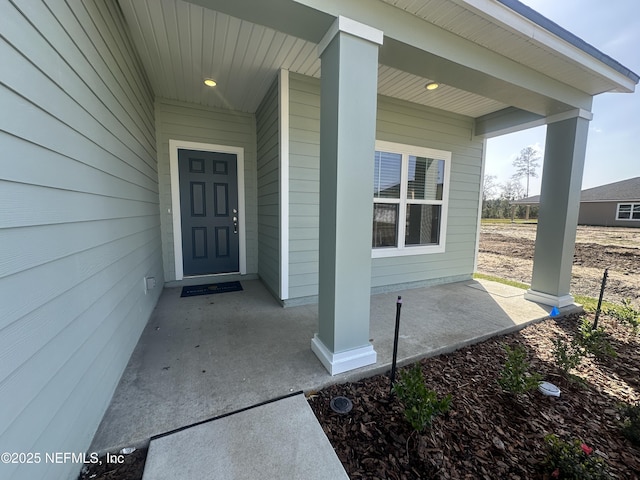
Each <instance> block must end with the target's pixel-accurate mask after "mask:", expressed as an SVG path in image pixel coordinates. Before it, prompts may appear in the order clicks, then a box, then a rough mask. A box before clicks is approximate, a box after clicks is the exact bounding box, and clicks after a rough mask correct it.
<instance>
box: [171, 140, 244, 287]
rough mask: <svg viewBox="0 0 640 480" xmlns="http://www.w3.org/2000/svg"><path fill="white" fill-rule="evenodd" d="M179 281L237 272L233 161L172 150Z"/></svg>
mask: <svg viewBox="0 0 640 480" xmlns="http://www.w3.org/2000/svg"><path fill="white" fill-rule="evenodd" d="M178 172H179V176H180V181H179V183H180V215H181V218H182V232H181V235H182V263H183V271H184V274H185V275H206V274H215V273H228V272H237V271H239V269H240V268H239V240H238V227H237V225H238V216H239V214H240V212H238V172H237V157H236V155H235V154H230V153H217V152H206V151H199V150H183V149H179V150H178Z"/></svg>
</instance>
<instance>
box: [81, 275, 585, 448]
mask: <svg viewBox="0 0 640 480" xmlns="http://www.w3.org/2000/svg"><path fill="white" fill-rule="evenodd" d="M242 286H243V288H244V290H243V291H241V292H232V293H223V294H216V295H205V296H198V297H187V298H180V292H181V289H180V288H166V289H165V290H164V292H163V293H162V295H161V297H160V300H159V302H158V305H157V306H156V309H155V311H154V313H153V315H152V316H151V318H150V319H149V323H148V324H147V326H146V328H145V330H144V332H143V334H142V336H141V338H140V340H139V342H138V345H137V346H136V348H135V350H134V352H133V355H132V356H131V359H130V361H129V364H128V366H127V367H126V370H125V372H124V374H123V376H122V378H121V381H120V384H119V385H118V387H117V389H116V391H115V393H114V396H113V398H112V400H111V404H110V406H109V408H108V410H107V412H106V414H105V416H104V418H103V420H102V423H101V424H100V426H99V428H98V431H97V432H96V435H95V437H94V439H93V443H92V445H91V448H90V451H95V452H105V451H111V450H113V449H116V448H121V447H124V446H131V445H141V444H145V443H146V442H147V441H148V440H149V438H150V437H152V436H154V435H158V434H161V433H165V432H168V431H171V430H174V429H177V428H181V427H184V426H187V425H191V424H194V423H196V422H200V421H203V420H206V419H210V418H212V417H215V416H219V415H222V414H226V413H229V412H233V411H236V410H239V409H242V408H245V407H249V406H252V405H255V404H257V403H260V402H264V401H267V400H270V399H273V398H276V397H280V396H283V395H286V394H289V393H290V392H294V391H299V390H303V391H309V390H314V389H319V388H322V387H323V386H326V385H328V384H331V383H339V382H344V381H348V380H355V379H359V378H363V377H365V376H371V375H374V374H377V373H382V372H385V371H387V370H389V368H390V365H391V357H392V352H393V334H394V325H395V311H396V298H397V296H398V295H402V299H403V307H402V317H401V325H400V341H399V348H398V359H399V360H398V362H399V364H400V365H402V364H406V363H409V362H410V361H412V360H415V359H417V358H421V357H424V356H431V355H436V354H438V353H443V352H446V351H451V350H455V349H457V348H460V347H462V346H464V345H466V344H469V343H474V342H477V341H480V340H482V339H485V338H488V337H491V336H494V335H496V334H500V333H507V332H509V331H513V330H517V329H519V328H522V327H523V326H525V325H526V324H528V323H530V322H532V321H535V320H539V319H541V318H544V317H546V316H548V314H549V312H550V310H551V307H546V306H543V305H539V304H536V303H532V302H530V301H527V300H525V299H524V298H523V294H524V291H523V290H520V289H517V288H514V287H508V286H505V285H501V284H498V283H494V282H489V281H486V280H479V281H475V280H469V281H465V282H459V283H453V284H447V285H437V286H431V287H424V288H418V289H412V290H405V291H401V292H393V293H384V294H378V295H373V296H372V297H371V333H370V336H371V340H372V343H373V345H374V349H375V350H376V352H377V354H378V361H377V363H376V364H375V365H371V366H368V367H364V368H360V369H357V370H353V371H351V372H345V373H343V374H340V375H336V376H333V377H332V376H330V375H329V374H328V373H327V371H326V370H325V369H324V367H323V366H322V364H321V363H320V361H319V360H318V359H317V358H316V356H315V355H314V354H313V352H312V351H311V338H312V337H313V335H314V333H315V332H316V331H317V306H316V305H308V306H301V307H291V308H282V307H281V306H280V305H279V304H278V302H277V301H276V300H275V299H274V298H273V297H272V296H271V295H270V294H269V292H268V291H267V290H266V289H265V287H264V286H263V285H262V283H261V282H260V281H259V280H248V281H242ZM572 308H573V307H567V308H566V309H563V313H564V312H565V311H567V310H570V309H572Z"/></svg>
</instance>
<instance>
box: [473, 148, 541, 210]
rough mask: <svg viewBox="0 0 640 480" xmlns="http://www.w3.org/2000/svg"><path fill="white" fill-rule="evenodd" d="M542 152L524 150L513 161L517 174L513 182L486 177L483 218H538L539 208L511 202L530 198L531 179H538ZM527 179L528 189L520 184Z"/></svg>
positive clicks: (532, 149)
mask: <svg viewBox="0 0 640 480" xmlns="http://www.w3.org/2000/svg"><path fill="white" fill-rule="evenodd" d="M538 160H540V152H539V151H538V150H537V149H536V148H534V147H532V146H529V147H526V148H523V149H522V151H521V152H520V155H519V156H518V157H517V158H516V159H515V160H514V161H513V166H514V167H515V168H516V173H514V174H513V175H512V176H511V180H508V181H506V182H504V183H498V182H497V177H496V176H495V175H485V177H484V188H483V191H482V218H512V216H513V218H529V219H534V218H538V207H536V206H532V207H530V208H529V212H528V217H527V207H526V206H524V205H518V206H512V205H511V202H512V201H514V200H520V199H522V198H526V197H528V196H529V179H530V178H536V177H537V176H538V173H537V172H536V170H537V169H538V168H539V167H540V165H539V164H538ZM522 178H525V179H526V187H523V186H522V184H521V183H520V180H521V179H522Z"/></svg>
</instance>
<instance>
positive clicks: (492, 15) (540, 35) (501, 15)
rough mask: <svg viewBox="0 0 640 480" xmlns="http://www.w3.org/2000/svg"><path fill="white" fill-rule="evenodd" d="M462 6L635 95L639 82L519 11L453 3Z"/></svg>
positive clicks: (479, 2)
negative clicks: (636, 82)
mask: <svg viewBox="0 0 640 480" xmlns="http://www.w3.org/2000/svg"><path fill="white" fill-rule="evenodd" d="M453 1H454V2H455V3H457V4H458V5H461V6H463V7H464V8H467V9H468V10H470V11H472V12H473V13H475V14H476V15H479V16H481V17H483V18H485V19H486V20H487V21H489V22H491V23H494V24H499V25H501V26H502V27H504V28H506V29H508V30H511V31H512V32H513V33H515V34H518V35H524V36H526V37H528V38H529V39H531V41H532V42H534V43H538V44H540V45H543V46H545V47H547V48H549V49H551V50H553V51H554V52H556V53H558V54H559V55H561V56H563V57H565V58H566V59H567V61H569V62H572V63H574V62H575V63H579V64H580V65H582V66H583V67H584V68H586V69H588V70H591V71H592V72H594V73H595V74H597V75H600V76H602V77H604V78H605V79H607V80H609V81H612V82H615V83H617V84H618V85H619V87H620V90H619V91H623V92H633V91H634V90H635V85H636V84H635V83H634V82H633V80H631V79H630V78H628V77H627V76H626V75H623V74H622V73H620V72H617V71H616V70H614V69H613V68H611V67H609V66H608V65H606V64H605V63H602V62H601V61H599V60H598V59H597V58H594V57H593V56H592V55H590V54H588V53H587V52H585V51H584V50H581V49H580V48H578V47H576V46H575V45H572V44H571V43H569V42H567V41H565V40H563V39H562V38H560V37H558V36H556V35H554V34H553V33H551V32H550V31H548V30H547V29H545V28H543V27H541V26H540V25H538V24H536V23H535V22H533V21H531V20H529V19H528V18H526V17H523V16H522V15H520V14H519V13H518V12H515V11H513V10H512V9H510V8H509V7H508V6H506V5H503V4H501V3H498V2H495V1H493V0H453Z"/></svg>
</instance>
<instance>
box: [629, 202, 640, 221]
mask: <svg viewBox="0 0 640 480" xmlns="http://www.w3.org/2000/svg"><path fill="white" fill-rule="evenodd" d="M631 218H633V219H634V220H640V203H636V204H635V205H634V206H633V216H632V217H631Z"/></svg>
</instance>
